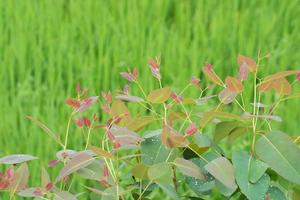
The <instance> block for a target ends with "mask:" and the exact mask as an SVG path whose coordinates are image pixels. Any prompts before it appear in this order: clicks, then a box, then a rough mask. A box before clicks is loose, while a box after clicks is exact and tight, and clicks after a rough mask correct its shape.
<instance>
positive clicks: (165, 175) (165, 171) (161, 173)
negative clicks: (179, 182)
mask: <svg viewBox="0 0 300 200" xmlns="http://www.w3.org/2000/svg"><path fill="white" fill-rule="evenodd" d="M148 177H149V179H150V180H151V181H152V182H155V183H171V182H172V178H173V173H172V167H171V166H170V164H168V163H166V162H162V163H158V164H155V165H152V166H151V167H150V168H149V170H148Z"/></svg>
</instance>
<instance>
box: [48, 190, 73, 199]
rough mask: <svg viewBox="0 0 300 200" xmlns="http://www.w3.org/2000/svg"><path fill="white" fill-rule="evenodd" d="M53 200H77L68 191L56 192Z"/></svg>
mask: <svg viewBox="0 0 300 200" xmlns="http://www.w3.org/2000/svg"><path fill="white" fill-rule="evenodd" d="M54 200H77V197H76V196H75V195H73V194H71V193H70V192H68V191H57V192H55V195H54Z"/></svg>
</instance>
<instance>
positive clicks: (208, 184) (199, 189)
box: [186, 152, 218, 196]
mask: <svg viewBox="0 0 300 200" xmlns="http://www.w3.org/2000/svg"><path fill="white" fill-rule="evenodd" d="M202 157H203V158H204V159H205V160H207V161H211V160H214V159H216V158H217V157H218V155H217V154H216V153H212V152H209V153H205V154H204V155H202ZM191 161H192V162H193V163H194V164H196V165H197V166H198V167H200V168H201V169H202V168H203V167H204V166H205V165H206V164H207V162H206V161H204V160H203V159H199V158H193V159H191ZM203 173H204V176H205V180H199V179H196V178H193V177H189V176H186V183H187V184H188V186H189V187H190V189H191V190H193V191H194V192H195V193H196V194H197V195H200V196H201V195H207V194H209V193H210V192H211V190H212V189H213V188H214V187H215V179H214V177H213V176H212V175H210V174H209V173H208V172H206V171H203Z"/></svg>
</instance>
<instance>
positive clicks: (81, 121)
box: [75, 117, 91, 128]
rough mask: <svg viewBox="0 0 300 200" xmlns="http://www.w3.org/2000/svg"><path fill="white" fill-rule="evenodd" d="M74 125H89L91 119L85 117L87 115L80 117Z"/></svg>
mask: <svg viewBox="0 0 300 200" xmlns="http://www.w3.org/2000/svg"><path fill="white" fill-rule="evenodd" d="M75 122H76V125H77V126H78V127H80V128H81V127H84V126H85V127H90V126H91V121H90V120H89V119H88V118H87V117H80V118H78V119H76V121H75Z"/></svg>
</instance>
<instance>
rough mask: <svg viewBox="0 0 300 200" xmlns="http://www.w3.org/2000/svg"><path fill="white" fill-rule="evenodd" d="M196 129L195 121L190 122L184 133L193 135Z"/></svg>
mask: <svg viewBox="0 0 300 200" xmlns="http://www.w3.org/2000/svg"><path fill="white" fill-rule="evenodd" d="M197 131H198V128H197V126H196V124H195V123H192V124H190V126H189V127H187V129H185V133H186V134H188V135H194V134H195V133H197Z"/></svg>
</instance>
